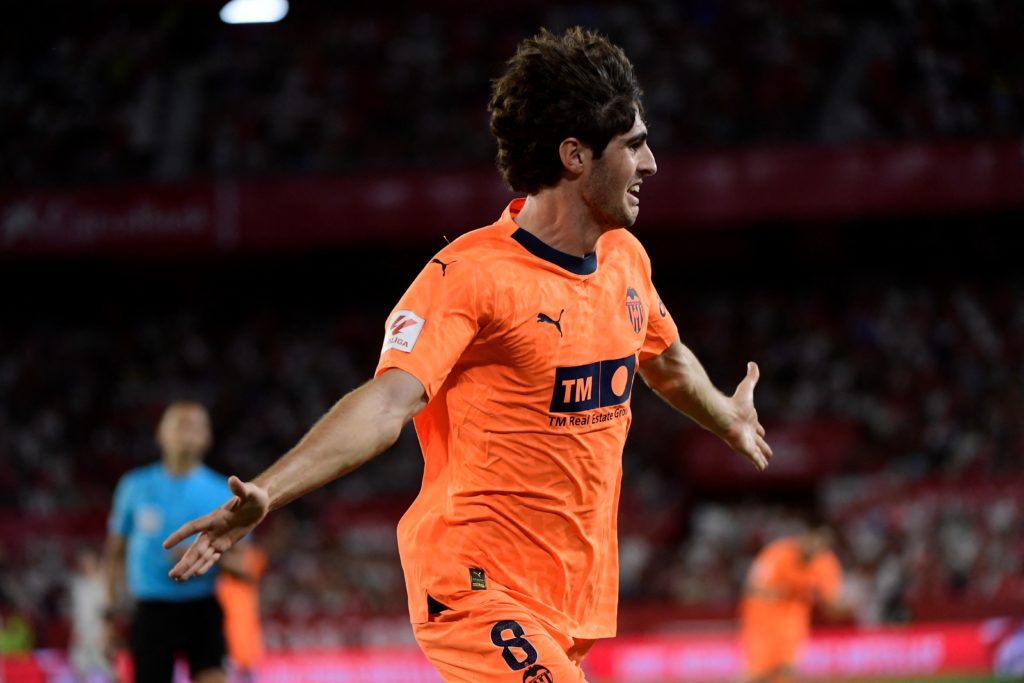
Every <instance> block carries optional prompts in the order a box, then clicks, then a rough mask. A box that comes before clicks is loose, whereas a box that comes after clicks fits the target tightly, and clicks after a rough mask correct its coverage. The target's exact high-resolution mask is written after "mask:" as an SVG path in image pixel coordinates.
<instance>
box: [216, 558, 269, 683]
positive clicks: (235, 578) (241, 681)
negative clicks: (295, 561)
mask: <svg viewBox="0 0 1024 683" xmlns="http://www.w3.org/2000/svg"><path fill="white" fill-rule="evenodd" d="M236 550H237V552H236V553H235V558H234V560H235V561H234V563H233V564H234V566H233V567H231V568H230V570H229V571H222V572H221V573H220V576H218V577H217V588H216V592H215V594H216V596H217V601H218V602H219V603H220V606H221V608H222V609H223V610H224V636H225V638H226V639H227V646H228V655H229V658H230V660H231V667H232V675H231V680H233V681H236V683H252V682H253V681H255V680H256V670H257V669H258V668H259V664H260V662H261V661H262V660H263V628H262V626H261V625H260V593H259V582H260V577H261V576H263V572H264V571H265V570H266V568H267V554H266V553H265V552H263V551H262V550H261V549H260V548H259V547H258V546H257V545H256V544H255V543H252V542H249V543H243V544H241V545H239V546H236Z"/></svg>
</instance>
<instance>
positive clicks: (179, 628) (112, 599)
mask: <svg viewBox="0 0 1024 683" xmlns="http://www.w3.org/2000/svg"><path fill="white" fill-rule="evenodd" d="M156 441H157V444H158V445H159V447H160V451H161V454H162V457H161V461H160V462H158V463H154V464H152V465H147V466H145V467H140V468H138V469H134V470H132V471H130V472H128V473H127V474H125V475H124V476H123V477H122V478H121V481H120V482H118V484H117V490H116V491H115V493H114V504H113V509H112V510H111V513H110V521H109V525H108V536H107V543H106V550H105V555H106V568H107V581H108V597H109V603H108V604H109V605H110V606H111V607H113V606H115V605H117V604H118V602H117V600H118V596H119V595H120V594H121V588H122V587H123V586H124V584H125V579H127V581H126V583H127V589H128V594H129V595H130V596H131V597H132V598H134V600H135V608H134V614H133V615H132V620H131V621H132V624H131V653H132V659H133V662H134V667H135V681H136V683H171V681H172V679H173V676H174V657H175V655H177V654H179V653H180V654H183V655H184V656H185V657H186V658H187V659H188V665H189V670H190V672H191V677H192V681H193V682H194V683H223V682H224V681H225V680H226V674H225V669H224V660H225V642H224V615H223V613H222V612H221V608H220V605H219V604H218V602H217V600H216V598H215V597H214V575H213V573H212V572H211V573H209V574H206V575H205V576H203V577H200V578H199V579H198V580H196V581H190V582H188V583H178V582H176V581H174V580H172V579H170V578H168V576H167V572H168V570H170V568H171V567H172V566H173V565H174V563H175V562H176V561H177V560H178V555H179V554H178V553H173V552H169V551H166V550H164V549H163V547H162V546H161V542H162V541H163V539H164V537H165V536H166V535H167V534H168V533H170V532H171V531H173V530H174V529H176V528H178V527H179V526H180V525H181V524H183V523H184V522H186V521H188V520H189V519H191V518H193V517H195V516H197V515H199V514H201V513H203V512H205V511H206V510H208V509H209V508H210V507H213V506H216V505H219V504H220V503H221V502H222V501H223V500H224V499H225V498H226V497H230V495H231V492H230V490H229V489H228V485H227V481H226V479H225V478H224V477H223V476H221V475H220V474H218V473H216V472H214V471H213V470H211V469H210V468H208V467H206V466H205V465H203V464H202V462H201V461H202V458H203V456H204V455H205V454H206V452H207V451H208V450H209V448H210V445H211V444H212V442H213V438H212V432H211V429H210V417H209V415H208V414H207V412H206V409H205V408H204V407H203V406H201V405H199V404H198V403H191V402H176V403H172V404H171V405H170V406H169V407H168V408H167V410H166V411H165V412H164V414H163V417H162V418H161V420H160V424H159V427H158V428H157V434H156ZM225 569H228V570H229V571H230V566H228V567H225ZM125 570H127V572H126V571H125ZM126 573H127V576H126V575H125V574H126ZM112 616H113V610H112V609H109V610H108V619H109V618H111V617H112ZM109 630H110V631H113V629H109Z"/></svg>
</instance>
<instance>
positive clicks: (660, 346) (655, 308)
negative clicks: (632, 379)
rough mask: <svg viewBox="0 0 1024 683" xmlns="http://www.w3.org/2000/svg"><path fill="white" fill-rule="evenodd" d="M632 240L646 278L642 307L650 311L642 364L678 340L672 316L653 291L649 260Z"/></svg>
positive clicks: (640, 247)
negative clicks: (638, 253)
mask: <svg viewBox="0 0 1024 683" xmlns="http://www.w3.org/2000/svg"><path fill="white" fill-rule="evenodd" d="M633 239H634V244H635V245H636V248H637V249H638V250H639V252H640V258H641V259H642V263H643V268H644V275H645V276H646V277H645V283H646V286H645V288H644V289H645V291H644V298H645V299H646V301H645V302H644V303H645V306H644V307H645V308H646V309H647V310H648V311H650V313H649V314H648V316H647V317H648V322H647V336H645V337H644V344H643V346H642V347H641V349H640V362H643V361H645V360H647V359H648V358H653V357H655V356H660V355H661V354H662V353H663V352H664V351H665V349H667V348H668V347H669V346H671V345H672V343H673V342H674V341H675V340H676V339H678V338H679V329H678V328H677V327H676V323H675V321H674V320H672V315H671V314H670V313H669V312H668V308H666V307H665V302H663V301H662V300H661V296H660V295H659V294H658V290H657V289H655V287H654V283H653V282H652V281H651V259H650V257H649V256H648V255H647V251H646V250H644V248H643V245H642V244H640V241H639V240H637V239H636V238H635V237H634V238H633Z"/></svg>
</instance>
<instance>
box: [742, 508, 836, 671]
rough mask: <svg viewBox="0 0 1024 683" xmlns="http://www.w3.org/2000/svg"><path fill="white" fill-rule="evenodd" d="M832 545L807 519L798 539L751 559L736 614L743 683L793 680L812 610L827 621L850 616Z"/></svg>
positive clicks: (825, 530) (821, 527) (820, 526)
mask: <svg viewBox="0 0 1024 683" xmlns="http://www.w3.org/2000/svg"><path fill="white" fill-rule="evenodd" d="M834 541H835V535H834V533H833V531H832V530H831V529H830V528H829V527H828V526H827V525H826V524H825V523H824V522H822V521H820V520H816V519H809V523H808V524H807V525H806V527H805V529H804V530H803V531H802V532H801V533H799V534H797V535H795V536H787V537H784V538H780V539H778V540H776V541H773V542H771V543H769V544H768V545H766V546H765V547H764V548H763V549H762V550H761V552H760V553H758V555H757V557H756V558H755V559H754V562H753V563H752V564H751V566H750V570H749V571H748V573H747V579H746V584H745V586H744V590H743V599H742V600H741V602H740V609H739V618H740V649H741V651H742V654H743V660H744V677H743V679H742V680H743V682H744V683H787V682H788V681H793V680H795V663H796V658H797V656H798V655H799V653H800V648H801V647H802V646H803V644H804V642H805V641H806V640H807V637H808V635H809V634H810V625H811V615H812V610H813V609H814V608H815V607H817V608H819V609H820V610H821V611H822V613H823V614H824V615H825V616H826V617H827V618H829V619H843V618H847V617H848V616H849V614H850V610H849V608H848V606H847V605H846V604H845V603H844V602H843V600H842V597H841V590H842V583H843V570H842V566H841V565H840V563H839V559H838V558H837V557H836V555H835V553H834V552H832V545H833V543H834Z"/></svg>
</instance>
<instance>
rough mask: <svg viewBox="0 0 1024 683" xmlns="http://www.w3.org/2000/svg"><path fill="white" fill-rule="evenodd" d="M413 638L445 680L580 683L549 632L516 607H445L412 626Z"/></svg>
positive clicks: (563, 645) (565, 641) (562, 642)
mask: <svg viewBox="0 0 1024 683" xmlns="http://www.w3.org/2000/svg"><path fill="white" fill-rule="evenodd" d="M413 630H414V632H415V635H416V641H417V642H418V643H419V645H420V648H422V650H423V653H424V654H425V655H426V656H427V659H428V660H430V663H431V664H432V665H433V666H434V668H436V669H437V670H438V672H439V673H440V674H441V678H442V679H444V681H445V682H446V683H480V681H487V683H553V682H554V681H558V683H586V679H585V678H584V676H583V671H582V670H581V669H580V667H579V664H578V663H576V662H574V661H573V660H572V659H570V657H569V655H568V654H566V651H567V650H568V649H570V648H571V647H572V640H571V639H569V638H566V637H564V636H561V635H559V634H553V633H551V632H549V631H548V630H547V629H545V628H544V627H543V626H542V625H541V624H540V622H538V621H537V620H536V619H534V618H533V617H531V616H530V615H529V614H528V613H526V612H525V611H523V610H522V609H521V608H518V609H517V608H516V607H513V606H508V607H505V606H499V607H495V606H488V607H486V608H478V609H473V610H469V611H454V610H447V611H445V612H442V613H440V614H438V615H436V616H434V617H432V620H431V621H429V622H427V623H424V624H414V626H413Z"/></svg>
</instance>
